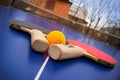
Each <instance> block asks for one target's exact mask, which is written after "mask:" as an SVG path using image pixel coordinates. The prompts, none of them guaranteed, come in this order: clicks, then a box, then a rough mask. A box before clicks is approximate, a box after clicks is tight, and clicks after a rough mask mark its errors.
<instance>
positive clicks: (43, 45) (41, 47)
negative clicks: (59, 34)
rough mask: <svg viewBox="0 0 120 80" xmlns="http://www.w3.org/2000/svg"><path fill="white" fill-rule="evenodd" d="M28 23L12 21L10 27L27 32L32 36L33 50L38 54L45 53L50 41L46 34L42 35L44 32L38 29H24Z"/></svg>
mask: <svg viewBox="0 0 120 80" xmlns="http://www.w3.org/2000/svg"><path fill="white" fill-rule="evenodd" d="M25 24H27V23H24V22H22V21H11V22H10V25H11V27H12V28H14V29H16V30H20V31H24V32H27V33H29V34H30V35H31V46H32V48H33V50H35V51H37V52H45V51H46V50H47V49H48V41H47V39H46V38H45V34H44V33H42V31H40V30H37V29H30V28H27V27H24V26H23V25H25Z"/></svg>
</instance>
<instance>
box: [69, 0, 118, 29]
mask: <svg viewBox="0 0 120 80" xmlns="http://www.w3.org/2000/svg"><path fill="white" fill-rule="evenodd" d="M69 1H70V2H72V3H73V4H76V5H80V6H81V7H85V8H86V10H87V12H88V15H87V18H86V21H87V22H90V18H91V15H92V16H93V15H95V14H98V16H99V17H100V18H101V20H100V22H99V24H98V25H99V26H103V25H105V26H104V27H108V26H109V27H112V26H114V25H115V24H114V22H116V23H118V24H117V26H116V27H119V28H120V0H69ZM96 7H97V8H96ZM99 9H101V10H99ZM97 18H98V17H96V20H94V23H96V21H97ZM111 21H112V22H111Z"/></svg>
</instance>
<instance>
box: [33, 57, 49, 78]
mask: <svg viewBox="0 0 120 80" xmlns="http://www.w3.org/2000/svg"><path fill="white" fill-rule="evenodd" d="M48 60H49V56H47V58H46V59H45V61H44V63H43V64H42V66H41V67H40V69H39V71H38V73H37V75H36V76H35V78H34V80H39V78H40V76H41V74H42V72H43V70H44V68H45V66H46V64H47V62H48Z"/></svg>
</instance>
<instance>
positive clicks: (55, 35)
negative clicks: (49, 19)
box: [47, 30, 66, 44]
mask: <svg viewBox="0 0 120 80" xmlns="http://www.w3.org/2000/svg"><path fill="white" fill-rule="evenodd" d="M47 40H48V42H49V44H65V43H66V37H65V35H64V34H63V33H62V32H60V31H57V30H54V31H51V32H50V33H48V35H47Z"/></svg>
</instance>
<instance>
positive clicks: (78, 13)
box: [68, 4, 87, 24]
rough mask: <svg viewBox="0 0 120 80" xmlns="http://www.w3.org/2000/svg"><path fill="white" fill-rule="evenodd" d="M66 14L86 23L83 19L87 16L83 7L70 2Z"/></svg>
mask: <svg viewBox="0 0 120 80" xmlns="http://www.w3.org/2000/svg"><path fill="white" fill-rule="evenodd" d="M68 15H69V19H72V20H74V21H77V22H79V23H83V24H87V22H86V21H85V19H86V16H87V11H86V10H85V8H83V7H80V6H78V5H75V4H72V6H71V7H70V9H69V12H68Z"/></svg>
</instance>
